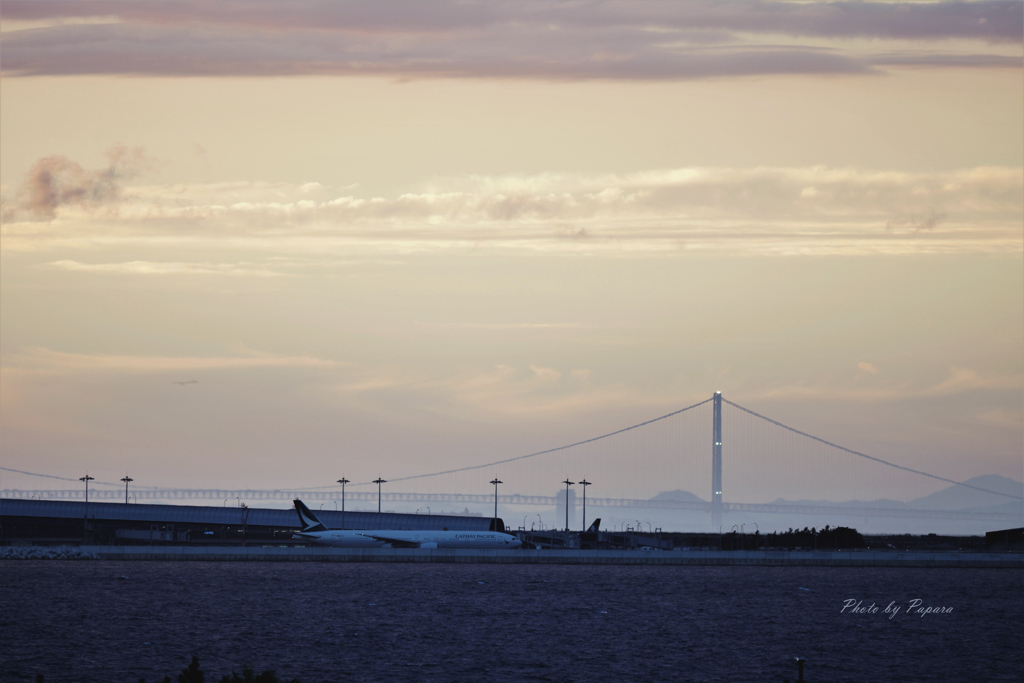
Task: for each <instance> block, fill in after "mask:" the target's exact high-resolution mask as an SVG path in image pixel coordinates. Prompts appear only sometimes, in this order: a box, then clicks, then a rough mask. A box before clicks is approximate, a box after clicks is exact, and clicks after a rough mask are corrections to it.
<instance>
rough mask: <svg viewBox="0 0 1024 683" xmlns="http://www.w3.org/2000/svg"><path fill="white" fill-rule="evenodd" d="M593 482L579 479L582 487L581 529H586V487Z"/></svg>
mask: <svg viewBox="0 0 1024 683" xmlns="http://www.w3.org/2000/svg"><path fill="white" fill-rule="evenodd" d="M593 483H594V482H592V481H587V480H586V479H582V480H580V486H582V487H583V526H582V527H581V528H582V529H583V531H586V530H587V487H588V486H590V485H591V484H593Z"/></svg>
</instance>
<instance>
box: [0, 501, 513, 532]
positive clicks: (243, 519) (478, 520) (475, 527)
mask: <svg viewBox="0 0 1024 683" xmlns="http://www.w3.org/2000/svg"><path fill="white" fill-rule="evenodd" d="M85 506H86V504H85V502H84V501H63V500H61V501H57V500H24V499H18V498H0V517H42V518H50V519H82V518H83V517H84V516H85V514H86V509H85ZM314 513H315V514H316V515H317V517H319V518H320V521H322V522H323V523H324V525H325V526H327V527H328V528H329V529H341V528H346V529H445V528H446V529H449V530H451V531H487V530H488V529H490V527H491V521H492V520H491V518H490V517H459V516H454V515H407V514H396V513H379V514H378V513H376V512H344V513H342V512H338V511H335V510H314ZM89 519H90V520H95V521H109V522H148V523H151V524H167V523H173V524H216V525H222V526H242V525H243V524H246V525H248V526H266V527H274V528H296V529H297V528H299V526H300V525H299V516H298V514H297V513H296V512H295V510H271V509H268V508H238V507H216V506H204V505H150V504H145V503H138V504H124V503H92V502H90V503H89ZM499 524H501V522H500V521H499ZM499 528H500V527H499Z"/></svg>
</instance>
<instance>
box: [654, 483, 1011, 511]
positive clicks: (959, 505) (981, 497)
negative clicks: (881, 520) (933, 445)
mask: <svg viewBox="0 0 1024 683" xmlns="http://www.w3.org/2000/svg"><path fill="white" fill-rule="evenodd" d="M964 483H965V484H970V485H971V486H977V487H978V488H983V489H988V490H990V491H998V492H999V493H1005V494H1009V495H1011V496H1020V497H1022V498H1024V482H1019V481H1015V480H1013V479H1007V478H1006V477H1001V476H999V475H998V474H986V475H983V476H980V477H974V478H973V479H968V480H967V481H965V482H964ZM651 500H663V501H679V502H684V503H706V502H707V501H706V500H704V499H703V498H700V497H699V496H695V495H694V494H692V493H690V492H689V491H681V490H679V489H676V490H675V491H662V492H661V493H659V494H658V495H656V496H654V497H653V498H651ZM772 503H773V504H775V505H816V506H819V507H828V506H836V507H847V508H851V507H862V508H884V509H887V510H901V509H914V510H971V511H972V512H1006V513H1016V512H1022V511H1024V501H1021V500H1014V499H1013V498H1007V497H1006V496H998V495H995V494H992V493H985V492H984V491H977V490H975V489H969V488H967V487H966V486H958V485H953V486H948V487H946V488H944V489H942V490H941V491H936V492H935V493H933V494H931V495H928V496H923V497H921V498H915V499H914V500H911V501H909V502H906V503H904V502H903V501H899V500H888V499H886V498H879V499H877V500H845V501H841V502H839V501H834V500H786V499H784V498H778V499H776V500H774V501H772Z"/></svg>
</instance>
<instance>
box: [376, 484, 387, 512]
mask: <svg viewBox="0 0 1024 683" xmlns="http://www.w3.org/2000/svg"><path fill="white" fill-rule="evenodd" d="M373 483H374V484H376V485H377V514H380V485H381V484H386V483H388V480H387V479H381V478H380V477H377V478H376V479H374V480H373Z"/></svg>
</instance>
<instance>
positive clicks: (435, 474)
mask: <svg viewBox="0 0 1024 683" xmlns="http://www.w3.org/2000/svg"><path fill="white" fill-rule="evenodd" d="M713 400H714V397H712V398H708V399H705V400H703V401H701V402H700V403H694V404H693V405H692V406H687V407H685V408H683V409H681V410H676V411H674V412H671V413H668V414H667V415H662V416H661V417H656V418H654V419H652V420H647V421H646V422H640V423H638V424H635V425H631V426H629V427H623V428H622V429H617V430H615V431H614V432H609V433H607V434H602V435H601V436H595V437H593V438H591V439H584V440H583V441H577V442H576V443H571V444H567V445H565V446H559V447H558V448H549V449H547V450H546V451H537V452H536V453H528V454H527V455H519V456H516V457H514V458H505V459H504V460H495V461H494V462H488V463H484V464H483V465H469V466H467V467H459V468H456V469H453V470H444V471H443V472H431V473H429V474H413V475H411V476H408V477H395V478H394V479H392V480H391V481H392V482H399V481H409V480H410V479H426V478H428V477H439V476H441V475H443V474H455V473H456V472H467V471H469V470H479V469H483V468H484V467H494V466H495V465H503V464H505V463H509V462H515V461H516V460H526V459H527V458H535V457H537V456H538V455H547V454H548V453H555V452H557V451H564V450H566V449H568V448H575V447H576V446H582V445H583V444H588V443H593V442H595V441H600V440H601V439H607V438H608V437H610V436H615V435H616V434H622V433H623V432H628V431H630V430H633V429H639V428H640V427H646V426H647V425H649V424H654V423H655V422H660V421H661V420H666V419H668V418H670V417H673V416H675V415H679V414H680V413H685V412H686V411H687V410H693V409H694V408H697V407H699V406H702V405H704V404H705V403H710V402H711V401H713ZM360 483H362V484H367V483H373V482H360Z"/></svg>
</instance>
